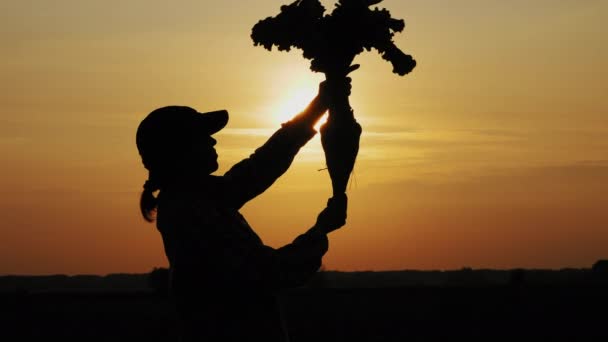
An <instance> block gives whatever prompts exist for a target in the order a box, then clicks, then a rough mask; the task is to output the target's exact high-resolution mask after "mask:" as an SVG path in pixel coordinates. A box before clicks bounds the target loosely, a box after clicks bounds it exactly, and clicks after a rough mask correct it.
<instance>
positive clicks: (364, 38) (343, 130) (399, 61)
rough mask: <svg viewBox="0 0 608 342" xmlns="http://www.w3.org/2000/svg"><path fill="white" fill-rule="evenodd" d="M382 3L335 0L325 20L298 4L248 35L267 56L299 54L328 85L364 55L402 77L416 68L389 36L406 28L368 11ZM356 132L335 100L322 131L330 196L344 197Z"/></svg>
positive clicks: (343, 104) (319, 9) (316, 7)
mask: <svg viewBox="0 0 608 342" xmlns="http://www.w3.org/2000/svg"><path fill="white" fill-rule="evenodd" d="M381 1H382V0H339V1H338V2H337V4H336V7H335V9H334V10H333V11H332V12H331V13H330V14H327V15H326V14H325V8H324V7H323V5H321V3H320V2H319V1H318V0H298V1H295V2H293V3H291V4H289V5H283V6H281V12H280V13H279V14H278V15H276V16H275V17H268V18H266V19H263V20H261V21H259V22H258V23H257V24H256V25H255V26H254V27H253V30H252V33H251V38H252V39H253V42H254V44H255V45H256V46H257V45H261V46H263V47H264V48H266V49H267V50H271V49H272V47H273V46H276V47H277V49H278V50H279V51H290V50H291V48H297V49H300V50H302V52H303V56H304V58H306V59H309V60H311V63H310V69H311V70H312V71H315V72H322V73H324V74H325V77H326V79H327V80H331V79H332V78H339V77H345V76H346V74H348V73H349V72H350V71H352V70H354V69H356V67H355V66H351V64H352V62H353V60H354V58H355V56H356V55H358V54H360V53H362V52H363V51H364V50H367V51H370V50H371V49H372V48H373V49H375V50H377V51H378V53H380V55H381V56H382V58H383V59H385V60H387V61H389V62H390V63H391V64H392V66H393V72H394V73H396V74H398V75H400V76H403V75H405V74H408V73H409V72H410V71H412V70H413V69H414V67H415V66H416V61H415V60H414V59H413V58H412V56H410V55H407V54H405V53H403V51H401V50H400V49H399V48H398V47H397V46H396V45H395V44H394V42H393V35H394V34H395V33H396V32H401V31H403V29H404V28H405V22H404V21H403V20H401V19H394V18H392V17H391V14H390V12H389V11H388V10H386V9H379V8H377V7H376V8H373V9H372V8H370V6H373V5H376V4H378V3H380V2H381ZM360 135H361V126H360V125H359V124H358V123H357V121H356V120H355V118H354V115H353V111H352V109H351V107H350V104H349V102H348V97H346V98H344V99H334V101H333V103H332V104H331V105H330V108H329V117H328V120H327V123H326V124H325V125H324V126H323V127H322V128H321V142H322V145H323V149H324V151H325V158H326V163H327V168H328V170H329V174H330V177H331V180H332V188H333V192H334V195H337V194H342V193H344V192H345V191H346V185H347V183H348V178H349V176H350V173H351V172H352V169H353V166H354V163H355V159H356V157H357V153H358V151H359V137H360Z"/></svg>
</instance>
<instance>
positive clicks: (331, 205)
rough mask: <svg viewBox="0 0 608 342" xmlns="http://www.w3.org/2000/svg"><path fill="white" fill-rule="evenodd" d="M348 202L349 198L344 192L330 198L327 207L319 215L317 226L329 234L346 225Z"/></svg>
mask: <svg viewBox="0 0 608 342" xmlns="http://www.w3.org/2000/svg"><path fill="white" fill-rule="evenodd" d="M347 204H348V198H347V197H346V194H344V193H343V194H340V195H335V196H334V197H332V198H330V199H329V200H328V201H327V207H325V209H323V211H321V213H320V214H319V216H318V217H317V223H316V224H315V228H316V229H319V230H321V231H322V232H324V233H325V234H327V233H330V232H333V231H334V230H336V229H338V228H340V227H342V226H344V225H345V224H346V208H347Z"/></svg>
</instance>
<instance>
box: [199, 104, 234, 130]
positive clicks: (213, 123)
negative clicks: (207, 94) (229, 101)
mask: <svg viewBox="0 0 608 342" xmlns="http://www.w3.org/2000/svg"><path fill="white" fill-rule="evenodd" d="M199 114H200V115H199V116H198V118H199V119H198V120H199V122H200V123H201V125H200V127H201V129H202V130H203V131H204V132H205V133H207V134H209V135H212V134H214V133H217V132H218V131H219V130H221V129H222V128H224V127H225V126H226V124H227V123H228V111H227V110H225V109H222V110H216V111H212V112H206V113H199Z"/></svg>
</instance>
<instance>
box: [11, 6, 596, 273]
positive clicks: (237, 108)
mask: <svg viewBox="0 0 608 342" xmlns="http://www.w3.org/2000/svg"><path fill="white" fill-rule="evenodd" d="M288 2H289V0H258V1H242V0H239V1H237V0H221V1H214V2H211V1H203V0H171V1H169V0H127V1H125V0H104V1H100V0H86V1H82V0H54V1H48V0H3V1H2V2H0V42H1V44H0V87H1V91H0V156H1V159H0V160H1V163H2V164H1V169H0V170H1V171H0V175H1V176H0V214H1V216H2V218H1V223H0V274H54V273H66V274H107V273H117V272H132V273H143V272H148V271H150V270H151V269H152V268H153V267H158V266H163V267H164V266H167V261H166V259H165V256H164V254H163V249H162V242H161V239H160V235H159V234H158V232H157V231H156V228H155V226H154V225H153V224H148V223H146V222H145V221H144V220H143V219H142V218H141V215H140V213H139V207H138V201H139V194H140V191H141V189H142V185H143V183H144V181H145V180H146V178H147V171H146V170H145V169H144V168H143V166H142V164H141V160H140V158H139V155H138V153H137V149H136V146H135V130H136V128H137V125H138V124H139V122H140V121H141V120H142V119H143V118H144V117H145V115H146V114H148V113H149V112H150V111H151V110H153V109H155V108H158V107H161V106H165V105H171V104H179V105H188V106H192V107H194V108H196V109H198V110H199V111H209V110H215V109H227V110H228V111H229V112H230V122H229V123H228V125H227V127H226V128H225V129H224V130H223V131H221V132H220V133H218V134H217V135H216V137H217V140H218V144H217V146H216V147H217V150H218V153H219V155H220V159H219V162H220V170H219V172H218V173H222V172H224V171H226V170H227V169H228V168H229V167H230V166H231V165H233V164H234V163H236V162H237V161H239V160H241V159H243V158H245V157H247V156H248V155H249V154H250V153H252V152H253V150H254V149H255V148H256V147H258V146H260V145H261V144H262V143H263V142H264V141H265V139H266V138H267V137H269V136H270V135H271V134H272V132H273V131H274V130H275V129H277V128H278V127H279V126H280V123H281V122H284V121H286V120H288V119H289V118H290V117H291V116H292V115H295V114H297V113H298V112H299V111H300V110H302V109H303V108H304V106H305V105H306V104H307V103H308V101H309V100H310V99H312V98H313V97H314V95H315V94H316V92H317V89H318V84H319V82H321V81H322V80H323V75H322V74H318V73H313V72H311V71H310V70H309V61H308V60H305V59H304V58H303V57H302V56H301V52H300V51H296V50H293V51H291V52H289V53H286V52H277V51H273V52H268V51H267V50H264V49H263V48H261V47H254V46H253V43H252V41H251V38H250V36H249V35H250V33H251V28H252V26H253V25H254V24H255V23H256V22H257V21H258V20H260V19H263V18H265V17H267V16H271V15H275V14H277V13H278V11H279V7H280V5H282V4H285V3H288ZM322 2H323V4H324V5H325V7H326V8H327V9H328V11H330V10H331V9H333V6H334V2H333V1H322ZM380 7H386V8H387V9H389V10H390V11H391V13H392V15H393V17H396V18H403V19H405V21H406V29H405V31H404V32H402V33H400V34H397V35H396V36H395V42H396V44H397V45H398V46H399V47H400V48H401V49H402V50H403V51H405V52H406V53H408V54H411V55H413V56H414V58H415V59H416V60H417V62H418V66H417V67H416V69H414V71H413V72H412V73H411V74H410V75H407V76H405V77H399V76H397V75H395V74H393V73H392V72H391V65H390V64H389V63H386V62H385V61H384V60H382V59H381V58H380V56H379V55H378V54H377V53H376V52H374V51H372V52H366V53H364V54H362V55H359V56H358V57H357V59H356V60H355V62H356V63H359V64H361V68H360V69H359V70H358V71H356V72H354V73H353V74H352V79H353V80H352V84H353V90H352V95H351V104H352V106H353V108H354V110H355V115H356V117H357V119H358V120H359V122H360V123H361V125H362V126H363V135H362V137H361V149H360V153H359V157H358V160H357V164H356V167H355V173H354V177H353V181H352V182H351V185H350V187H349V190H348V194H349V211H348V223H347V225H346V226H345V227H344V228H343V229H341V230H340V231H337V232H334V233H332V234H331V235H330V250H329V252H328V254H327V255H326V257H325V259H324V264H325V268H326V269H329V270H344V271H353V270H400V269H457V268H461V267H465V266H466V267H473V268H503V269H504V268H516V267H525V268H563V267H590V266H591V265H592V264H593V262H594V261H596V260H597V259H600V258H608V210H607V208H608V207H607V205H606V203H608V62H607V61H608V39H607V37H608V28H607V26H606V22H605V19H606V18H607V17H608V1H605V0H534V1H524V0H513V1H499V0H461V1H447V0H442V1H438V0H385V1H384V2H382V3H381V4H380ZM324 167H325V163H324V157H323V153H322V149H321V147H320V140H319V137H318V136H316V137H315V138H314V139H313V140H312V141H311V142H309V143H308V145H307V146H306V147H305V148H304V149H303V150H302V151H301V153H300V154H299V155H298V157H297V158H296V160H295V161H294V163H293V166H292V167H291V169H290V170H289V171H288V172H287V173H286V174H285V175H284V176H283V177H282V178H281V179H279V180H278V181H277V182H276V183H275V185H274V186H273V187H272V188H271V189H270V190H268V191H267V192H266V193H264V194H263V195H261V196H260V197H258V198H256V199H255V200H253V201H252V202H250V203H249V204H247V205H246V206H245V207H244V208H243V210H242V213H243V214H244V216H245V217H246V218H247V219H248V221H249V223H250V224H251V225H252V227H253V228H254V229H255V230H256V231H257V232H258V234H259V235H260V236H261V237H262V239H263V240H264V241H265V243H266V244H268V245H270V246H273V247H280V246H282V245H284V244H286V243H288V242H290V241H291V240H292V239H293V238H295V237H296V236H297V235H298V234H300V233H302V232H304V231H305V230H307V229H308V228H309V227H310V226H312V224H313V223H314V221H315V219H316V215H317V214H318V212H319V211H321V210H322V209H323V208H324V207H325V204H326V200H327V197H328V196H329V195H330V193H331V185H330V182H329V176H328V174H327V173H326V171H318V170H319V169H322V168H324Z"/></svg>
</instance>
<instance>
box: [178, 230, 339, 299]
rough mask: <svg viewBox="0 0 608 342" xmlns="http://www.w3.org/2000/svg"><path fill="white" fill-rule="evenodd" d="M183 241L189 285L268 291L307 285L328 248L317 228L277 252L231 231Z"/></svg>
mask: <svg viewBox="0 0 608 342" xmlns="http://www.w3.org/2000/svg"><path fill="white" fill-rule="evenodd" d="M181 241H182V243H183V245H182V246H180V252H179V254H180V257H179V259H181V262H179V264H180V265H181V267H187V268H188V269H189V270H188V271H186V272H185V273H187V274H189V275H190V276H189V277H192V278H190V280H188V281H187V282H188V283H190V285H195V284H202V283H201V282H204V284H205V286H208V287H212V288H221V289H231V288H234V289H243V288H248V289H253V290H261V291H268V292H272V291H277V290H280V289H285V288H292V287H298V286H301V285H304V284H305V283H306V282H307V281H308V280H310V278H311V277H312V276H313V275H314V274H315V273H316V272H317V271H318V269H319V268H320V267H321V262H322V259H323V255H324V254H325V253H326V252H327V249H328V239H327V236H326V235H325V234H324V233H322V232H321V231H319V230H317V229H315V228H311V229H310V230H308V231H307V232H306V233H304V234H302V235H300V236H298V237H297V238H296V239H295V240H294V241H293V242H292V243H290V244H287V245H285V246H283V247H281V248H277V249H275V248H272V247H270V246H266V245H264V244H263V243H261V241H259V240H257V241H252V239H249V238H246V237H244V236H243V235H242V234H239V232H238V231H232V232H231V231H230V229H228V230H225V231H224V232H223V233H222V234H221V235H219V234H214V235H209V234H205V236H193V237H190V238H188V239H181ZM195 286H196V285H195Z"/></svg>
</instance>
